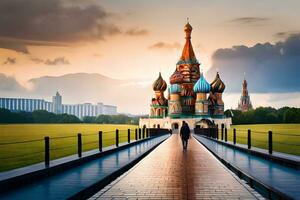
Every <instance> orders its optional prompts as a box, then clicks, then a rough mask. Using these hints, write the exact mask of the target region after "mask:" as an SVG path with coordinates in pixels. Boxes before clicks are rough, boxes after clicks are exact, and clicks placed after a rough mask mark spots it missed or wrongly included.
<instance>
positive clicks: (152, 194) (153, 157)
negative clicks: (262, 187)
mask: <svg viewBox="0 0 300 200" xmlns="http://www.w3.org/2000/svg"><path fill="white" fill-rule="evenodd" d="M91 199H256V197H255V196H254V195H253V191H251V189H249V187H247V186H245V184H243V183H242V182H240V181H238V180H237V178H236V177H235V176H234V175H233V174H232V173H230V172H229V171H228V170H227V169H226V168H225V167H224V166H223V165H222V164H221V163H220V162H219V161H217V159H216V158H215V157H214V156H213V155H212V154H211V153H210V152H208V151H207V150H206V149H205V147H203V146H202V145H201V144H199V143H198V142H197V141H196V140H195V139H194V138H192V139H190V140H189V146H188V149H187V151H183V150H182V147H181V140H180V138H179V135H178V134H173V135H172V136H171V137H170V138H169V139H168V140H167V141H165V142H164V143H162V144H161V145H160V146H159V147H157V148H156V149H155V150H154V151H153V152H152V153H150V154H149V155H148V156H147V157H146V158H144V159H143V160H142V161H141V162H140V163H139V164H138V165H136V166H135V167H134V168H133V169H131V170H130V171H129V172H128V173H126V174H125V175H123V176H122V177H120V178H119V179H117V180H116V181H114V182H113V183H112V184H110V185H108V186H107V187H106V188H104V189H102V190H101V191H99V192H98V193H97V194H95V195H94V196H93V197H92V198H91Z"/></svg>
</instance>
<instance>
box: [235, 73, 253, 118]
mask: <svg viewBox="0 0 300 200" xmlns="http://www.w3.org/2000/svg"><path fill="white" fill-rule="evenodd" d="M247 86H248V83H247V81H246V79H245V77H244V81H243V84H242V95H241V98H240V101H239V104H238V110H241V111H242V112H247V111H249V110H251V109H252V104H251V101H250V96H249V94H248V88H247Z"/></svg>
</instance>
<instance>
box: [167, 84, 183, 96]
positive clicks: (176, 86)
mask: <svg viewBox="0 0 300 200" xmlns="http://www.w3.org/2000/svg"><path fill="white" fill-rule="evenodd" d="M169 90H170V93H171V94H176V93H180V92H181V86H180V85H179V84H172V85H170V87H169Z"/></svg>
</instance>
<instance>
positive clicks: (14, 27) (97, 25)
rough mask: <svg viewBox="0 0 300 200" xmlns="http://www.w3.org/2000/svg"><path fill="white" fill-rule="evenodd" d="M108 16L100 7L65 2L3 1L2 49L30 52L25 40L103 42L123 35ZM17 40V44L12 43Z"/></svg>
mask: <svg viewBox="0 0 300 200" xmlns="http://www.w3.org/2000/svg"><path fill="white" fill-rule="evenodd" d="M111 18H112V14H110V13H108V12H107V11H106V10H104V9H103V8H102V7H100V6H99V5H97V4H93V5H92V4H89V5H86V6H80V5H79V4H76V3H74V4H65V3H64V0H51V1H49V0H39V1H37V0H26V1H20V0H1V1H0V27H2V28H0V37H2V38H10V39H11V40H10V41H7V40H6V43H5V42H4V41H3V40H0V48H8V49H13V50H16V51H19V52H23V53H28V49H27V48H26V46H27V45H35V43H29V44H28V43H26V42H25V43H24V42H20V41H18V40H25V41H43V42H64V43H68V42H76V41H90V40H99V39H100V40H101V39H102V40H103V39H104V38H105V36H107V35H112V34H118V33H120V30H119V28H118V27H117V26H116V25H114V24H113V23H112V22H111V21H110V19H111ZM14 39H16V41H15V42H14V41H13V40H14Z"/></svg>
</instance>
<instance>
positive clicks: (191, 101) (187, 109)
mask: <svg viewBox="0 0 300 200" xmlns="http://www.w3.org/2000/svg"><path fill="white" fill-rule="evenodd" d="M192 29H193V28H192V26H191V25H190V24H189V23H187V24H186V25H185V26H184V32H185V45H184V48H183V51H182V55H181V57H180V58H179V61H178V62H177V63H176V68H175V71H174V73H173V74H172V75H171V77H170V79H169V83H170V84H169V86H168V85H167V83H166V81H165V80H164V79H163V77H162V75H161V73H159V75H158V78H157V79H156V80H155V81H154V83H153V85H152V88H153V90H154V97H153V98H152V100H151V104H150V114H149V117H148V118H141V119H140V124H139V125H140V127H147V128H169V129H177V128H180V126H181V125H182V121H186V122H187V123H188V124H189V126H190V128H195V127H196V126H200V127H212V126H216V125H219V127H221V124H224V125H225V126H226V127H229V126H230V125H231V118H226V117H225V116H224V102H223V100H222V94H223V92H224V90H225V84H224V82H223V81H222V80H221V78H220V75H219V73H217V74H216V77H215V79H214V80H213V81H212V82H211V83H208V82H207V80H206V79H205V78H204V75H203V73H201V72H200V63H199V61H198V60H197V59H196V56H195V53H194V50H193V47H192V43H191V33H192ZM166 90H167V93H168V94H167V97H165V95H164V92H165V91H166Z"/></svg>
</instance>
